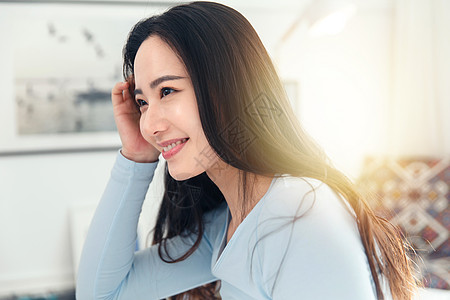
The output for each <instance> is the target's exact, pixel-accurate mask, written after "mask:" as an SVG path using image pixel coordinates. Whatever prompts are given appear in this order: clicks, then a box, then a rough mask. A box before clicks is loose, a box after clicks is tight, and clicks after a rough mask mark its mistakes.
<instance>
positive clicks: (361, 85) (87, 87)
mask: <svg viewBox="0 0 450 300" xmlns="http://www.w3.org/2000/svg"><path fill="white" fill-rule="evenodd" d="M217 2H220V3H223V4H226V5H229V6H231V7H233V8H235V9H237V10H238V11H240V12H241V13H242V14H243V15H244V16H245V17H246V18H247V19H248V20H249V21H250V22H251V24H252V25H253V26H254V28H255V29H256V31H257V32H258V34H259V35H260V37H261V39H262V41H263V43H264V44H265V46H266V48H267V50H268V52H269V54H270V55H271V57H272V59H273V61H274V62H275V64H276V67H277V69H278V72H279V75H280V77H281V79H282V80H283V82H284V84H285V87H286V90H287V92H288V95H289V97H290V100H291V104H292V107H293V109H294V110H295V112H296V114H297V116H298V118H299V120H300V122H301V123H302V124H303V125H304V127H305V129H306V130H307V131H308V132H309V133H310V134H311V135H312V136H313V138H315V139H316V141H317V142H318V143H319V144H320V145H321V146H322V147H323V148H324V149H325V151H326V152H327V154H328V155H329V157H330V158H331V160H332V161H333V163H334V164H335V165H336V166H337V167H338V168H339V169H341V170H342V171H344V172H345V173H346V174H347V175H348V176H349V177H350V178H351V179H352V180H353V181H355V182H356V183H358V184H359V185H361V186H362V187H364V188H366V189H369V190H371V191H372V192H375V193H376V194H377V195H378V196H379V199H378V200H379V201H378V202H377V203H373V206H374V208H375V209H377V210H379V211H380V212H381V213H390V215H389V218H391V220H392V221H393V222H395V223H396V224H398V225H400V227H401V228H402V230H403V231H404V232H405V233H406V235H407V236H408V239H409V240H410V241H411V242H412V243H413V245H414V246H415V247H416V250H417V252H418V253H419V254H420V255H421V257H422V260H421V261H420V262H418V264H419V266H420V268H421V270H422V275H423V281H424V283H425V286H426V287H427V288H429V289H428V290H427V292H426V293H425V294H423V295H424V297H425V298H424V299H449V298H450V296H449V294H448V293H449V292H448V290H449V289H450V261H449V255H450V242H449V238H450V237H449V230H450V211H449V208H448V205H449V202H450V84H449V82H450V1H447V0H428V1H422V0H351V1H350V0H349V1H346V0H277V1H269V0H245V1H238V0H230V1H217ZM177 3H181V2H180V1H151V0H145V1H144V0H143V1H101V0H98V1H88V0H86V1H62V0H61V1H39V0H38V1H2V0H0V41H1V42H0V63H1V66H2V68H1V69H2V72H0V91H1V98H0V241H1V242H0V299H74V292H73V289H74V286H75V278H76V269H77V264H78V259H79V255H80V251H81V247H82V243H83V239H84V235H85V234H86V230H87V228H88V226H89V221H90V218H91V216H92V212H93V210H94V209H95V206H96V204H97V203H98V201H99V199H100V197H101V195H102V192H103V189H104V187H105V185H106V182H107V180H108V178H109V173H110V170H111V168H112V165H113V163H114V159H115V157H116V154H117V151H118V149H119V148H120V141H119V138H118V135H117V133H116V132H115V130H116V128H115V125H114V120H113V118H112V108H111V105H110V96H109V93H110V90H111V88H112V86H113V84H114V83H115V82H117V81H120V80H122V76H121V50H122V47H123V45H124V43H125V40H126V37H127V34H128V32H129V30H130V29H131V27H132V26H133V25H134V24H135V23H136V22H137V21H139V20H140V19H142V18H145V17H148V16H150V15H153V14H157V13H161V12H163V11H165V10H166V9H167V8H168V7H170V6H173V5H175V4H177ZM161 160H163V159H162V157H161ZM161 165H162V164H159V166H158V169H157V174H156V175H155V176H156V177H155V179H154V182H152V185H151V188H150V190H149V193H148V197H147V198H148V199H147V201H146V202H145V205H144V208H143V214H142V216H141V222H140V226H139V236H140V240H139V244H138V245H137V247H144V246H145V244H146V235H147V232H148V231H149V230H150V229H151V228H152V220H153V219H154V214H155V212H156V210H157V208H158V201H159V199H160V197H161V194H162V192H163V191H162V188H161V183H162V169H161V168H160V167H161ZM446 290H447V291H446ZM428 292H429V293H428ZM431 293H433V294H431ZM52 297H53V298H52ZM426 297H428V298H426ZM430 297H431V298H430ZM433 297H435V298H433ZM439 297H441V298H439ZM447 297H448V298H447Z"/></svg>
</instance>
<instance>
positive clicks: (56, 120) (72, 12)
mask: <svg viewBox="0 0 450 300" xmlns="http://www.w3.org/2000/svg"><path fill="white" fill-rule="evenodd" d="M168 7H169V3H168V4H167V5H165V4H164V2H158V3H151V2H148V1H143V2H137V1H134V2H132V3H131V4H130V2H128V3H127V2H126V1H105V2H103V1H93V2H90V3H89V1H78V2H77V1H70V3H69V2H64V1H55V2H52V3H46V1H29V2H27V1H24V2H21V3H13V1H11V3H5V2H0V26H2V28H8V30H2V32H1V33H0V38H1V40H2V43H1V44H0V57H1V58H0V60H1V63H2V66H3V68H2V69H3V70H2V74H1V75H0V82H1V83H0V88H1V90H2V93H3V95H2V99H1V101H0V155H2V154H3V155H8V154H12V155H14V154H19V153H32V152H55V151H56V152H58V151H87V150H98V149H115V148H118V147H120V139H119V135H118V133H117V132H116V126H115V122H114V118H113V111H112V105H111V100H110V91H111V88H112V87H113V85H114V84H115V83H116V82H118V81H123V76H122V48H123V45H124V43H125V41H126V38H127V34H128V32H129V30H130V29H131V28H132V26H133V25H134V24H135V23H136V22H137V21H139V20H140V19H142V18H145V17H148V16H150V15H153V14H155V13H160V12H162V11H164V10H165V9H167V8H168Z"/></svg>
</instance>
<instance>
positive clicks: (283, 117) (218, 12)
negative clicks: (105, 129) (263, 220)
mask: <svg viewBox="0 0 450 300" xmlns="http://www.w3.org/2000/svg"><path fill="white" fill-rule="evenodd" d="M152 35H156V36H159V37H160V38H161V39H162V40H163V41H165V42H166V43H167V44H168V45H169V46H170V47H171V48H172V49H173V51H174V52H175V53H176V54H177V55H178V56H179V58H180V60H181V61H182V62H183V63H184V65H185V67H186V70H187V72H188V74H189V76H190V79H191V81H192V84H193V87H194V91H195V95H196V98H197V105H198V111H199V115H200V120H201V124H202V129H203V131H204V133H205V136H206V138H207V140H208V142H209V144H210V145H211V147H212V148H213V149H214V151H215V152H216V154H217V155H218V156H219V157H220V159H222V160H223V161H224V162H226V163H227V164H230V165H232V166H233V167H235V168H237V169H239V170H240V182H241V186H242V187H247V178H248V177H249V176H253V175H255V174H257V175H262V176H276V174H289V175H291V176H296V177H310V178H315V179H318V180H321V181H323V182H324V183H326V184H327V185H329V186H330V187H331V188H332V189H333V190H334V191H335V192H336V193H338V194H340V195H341V196H343V198H345V199H346V201H347V202H348V203H349V204H350V205H351V207H352V208H353V210H354V212H355V214H356V221H357V225H358V230H359V233H360V235H361V239H362V242H363V245H364V249H365V252H366V255H367V258H368V262H369V266H370V270H371V272H372V276H373V279H374V282H375V286H376V291H377V295H378V299H384V295H383V292H382V289H381V284H380V281H379V277H378V275H379V273H380V274H382V275H384V276H385V277H386V278H387V279H388V283H389V286H390V289H391V294H392V295H393V297H394V299H411V297H412V293H413V291H414V289H415V287H416V284H415V280H414V277H413V275H412V269H411V265H410V261H409V259H408V257H407V255H406V253H405V245H404V243H403V241H402V240H401V237H400V236H399V235H398V232H397V229H396V228H395V227H393V226H392V225H391V224H390V223H389V222H388V221H387V220H386V219H383V218H381V217H378V216H376V215H375V214H374V213H373V211H372V210H371V209H370V207H369V205H368V202H367V201H366V200H365V199H364V198H363V197H362V196H361V195H360V194H359V193H358V191H357V189H356V188H355V186H354V185H353V183H352V182H351V181H350V180H349V179H348V178H346V177H345V176H344V175H343V174H342V173H341V172H339V171H338V170H337V169H335V168H334V167H333V166H332V165H331V163H330V161H329V159H328V158H327V157H326V155H325V154H324V152H323V151H322V150H321V149H320V147H318V146H317V145H316V144H315V142H314V141H313V140H312V139H311V138H310V137H309V136H308V134H307V133H306V132H305V131H304V130H303V129H302V127H301V126H300V124H299V122H298V120H297V118H296V116H295V114H294V112H293V110H292V107H291V106H290V103H289V100H288V97H287V95H286V92H285V90H284V88H283V86H282V83H281V81H280V79H279V77H278V75H277V72H276V70H275V67H274V65H273V63H272V61H271V59H270V57H269V55H268V53H267V51H266V49H265V47H264V45H263V43H262V42H261V40H260V39H259V37H258V35H257V33H256V31H255V30H254V29H253V27H252V26H251V24H250V23H249V22H248V21H247V19H246V18H245V17H243V16H242V15H241V14H240V13H239V12H237V11H236V10H234V9H232V8H230V7H227V6H225V5H222V4H218V3H213V2H204V1H200V2H192V3H188V4H182V5H178V6H175V7H173V8H171V9H169V10H168V11H166V12H165V13H163V14H161V15H158V16H153V17H150V18H148V19H145V20H142V21H140V22H139V23H137V24H136V25H135V26H134V27H133V29H132V30H131V32H130V34H129V37H128V40H127V43H126V45H125V47H124V51H123V55H124V69H123V70H124V78H125V79H126V80H128V81H129V82H130V83H131V84H130V89H131V92H132V91H133V86H134V85H133V72H134V59H135V57H136V53H137V51H138V49H139V47H140V45H141V44H142V43H143V42H144V41H145V40H146V39H147V38H148V37H149V36H152ZM241 175H242V176H241ZM164 182H165V193H164V196H163V200H162V204H161V208H160V210H159V214H158V219H157V222H156V226H155V229H154V240H153V242H154V243H155V244H159V254H160V257H161V259H163V260H165V261H167V262H178V261H181V260H183V259H186V258H187V257H188V256H189V255H191V254H192V253H193V252H194V251H195V249H196V248H197V247H198V245H199V244H200V241H201V239H202V235H203V232H204V224H203V215H204V214H205V213H206V212H208V211H211V210H213V209H214V208H216V207H218V206H219V205H220V204H221V203H223V201H225V199H224V197H223V195H222V193H221V192H220V190H219V189H218V188H217V186H216V185H215V184H214V183H213V182H212V181H211V179H210V178H209V177H208V176H207V175H206V173H202V174H200V175H198V176H196V177H193V178H190V179H187V180H184V181H176V180H175V179H173V178H172V177H171V176H170V174H169V172H168V170H167V165H166V169H165V176H164ZM242 191H243V196H242V197H241V199H243V201H242V207H243V211H245V208H246V205H247V201H246V189H245V188H242ZM294 221H295V220H294ZM186 234H196V235H197V239H196V241H195V243H194V244H193V245H192V247H191V249H190V250H189V251H187V252H186V253H185V254H184V255H183V256H181V257H177V258H173V257H171V256H170V253H168V251H167V248H166V247H165V245H166V241H167V239H169V238H171V237H173V236H177V235H181V236H183V235H186ZM376 245H378V247H379V250H380V253H381V256H378V255H377V250H376ZM213 289H214V286H209V287H207V288H203V289H197V290H195V291H193V292H190V293H189V295H190V296H191V298H192V299H205V298H207V299H212V296H211V295H213V294H214V293H213V291H212V290H213ZM185 295H186V294H185ZM178 298H179V299H182V296H179V297H178Z"/></svg>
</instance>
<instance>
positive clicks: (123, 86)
mask: <svg viewBox="0 0 450 300" xmlns="http://www.w3.org/2000/svg"><path fill="white" fill-rule="evenodd" d="M128 86H129V83H128V82H118V83H116V84H115V85H114V87H113V88H112V90H111V98H112V101H113V105H116V104H120V103H121V102H123V101H124V100H126V99H124V94H123V91H124V90H126V91H128Z"/></svg>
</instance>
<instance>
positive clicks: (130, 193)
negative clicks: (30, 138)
mask: <svg viewBox="0 0 450 300" xmlns="http://www.w3.org/2000/svg"><path fill="white" fill-rule="evenodd" d="M124 76H125V78H126V79H127V82H123V83H118V84H116V85H115V87H114V88H113V90H112V102H113V107H114V116H115V120H116V123H117V128H118V131H119V134H120V137H121V140H122V149H121V151H120V152H119V153H118V155H117V160H116V163H115V165H114V167H113V170H112V173H111V178H110V180H109V183H108V185H107V187H106V190H105V192H104V195H103V197H102V199H101V201H100V204H99V206H98V208H97V211H96V213H95V216H94V219H93V221H92V224H91V227H90V230H89V233H88V235H87V238H86V242H85V246H84V251H83V255H82V258H81V262H80V266H79V273H78V274H79V276H78V281H77V299H80V300H83V299H161V298H166V297H172V296H174V295H179V296H178V298H179V299H214V298H216V297H218V296H217V295H216V296H215V295H214V291H213V290H211V289H214V288H216V287H217V289H218V290H219V291H220V296H221V297H222V298H223V299H345V300H350V299H364V300H369V299H390V298H393V299H411V297H412V295H413V292H414V288H415V281H414V278H413V276H412V270H411V267H410V262H409V259H408V257H407V255H406V254H405V249H404V244H403V242H402V240H401V239H400V237H399V236H398V235H397V231H396V229H395V228H394V227H393V226H392V225H390V224H389V223H388V222H387V221H386V220H384V219H382V218H379V217H377V216H375V215H374V213H373V212H372V211H371V210H370V208H369V207H368V205H367V202H366V201H365V200H364V199H362V197H361V196H360V195H359V194H358V192H357V191H356V189H355V187H354V186H353V184H352V183H351V182H350V181H349V180H348V179H347V178H346V177H345V176H344V175H343V174H342V173H340V172H339V171H338V170H336V169H335V168H333V167H332V166H331V165H330V163H329V162H328V159H327V158H326V157H325V155H324V153H323V152H322V151H321V150H320V149H319V147H318V146H317V145H315V144H314V142H313V141H312V140H311V139H310V138H309V137H308V135H307V134H306V133H305V132H304V131H303V130H302V128H301V126H300V125H299V123H298V121H297V119H296V117H295V115H294V113H293V111H292V108H291V106H290V105H289V101H288V99H287V96H286V93H285V91H284V90H283V87H282V84H281V82H280V79H279V78H278V76H277V73H276V71H275V68H274V66H273V64H272V62H271V60H270V58H269V55H268V54H267V52H266V50H265V48H264V46H263V44H262V43H261V41H260V39H259V38H258V36H257V34H256V32H255V30H254V29H253V28H252V26H251V25H250V23H249V22H248V21H247V20H246V19H245V18H244V17H243V16H242V15H241V14H239V13H238V12H237V11H235V10H233V9H231V8H229V7H227V6H224V5H221V4H217V3H212V2H193V3H190V4H184V5H179V6H176V7H173V8H172V9H170V10H168V11H167V12H165V13H163V14H162V15H158V16H154V17H151V18H149V19H146V20H143V21H141V22H139V23H138V24H136V25H135V27H134V28H133V29H132V31H131V33H130V35H129V37H128V41H127V43H126V45H125V47H124ZM161 153H162V156H163V157H164V158H165V160H166V164H165V178H164V180H165V194H164V197H163V199H162V204H161V207H160V210H159V215H158V219H157V222H156V227H155V230H154V245H153V246H151V247H149V248H147V249H144V250H141V251H138V252H135V251H134V245H135V241H136V229H137V224H138V218H139V214H140V211H141V206H142V203H143V201H144V197H145V194H146V192H147V189H148V186H149V184H150V182H151V181H152V179H153V174H154V170H155V168H156V166H157V164H158V163H159V162H160V161H159V155H160V154H161ZM214 282H215V284H213V285H211V284H210V283H214ZM219 283H220V284H219ZM198 287H201V288H198ZM196 288H197V289H196ZM193 289H195V290H194V291H192V290H193ZM186 291H191V292H188V293H184V292H186ZM183 293H184V294H183ZM180 294H181V295H182V296H180ZM195 295H196V296H195Z"/></svg>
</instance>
